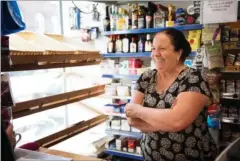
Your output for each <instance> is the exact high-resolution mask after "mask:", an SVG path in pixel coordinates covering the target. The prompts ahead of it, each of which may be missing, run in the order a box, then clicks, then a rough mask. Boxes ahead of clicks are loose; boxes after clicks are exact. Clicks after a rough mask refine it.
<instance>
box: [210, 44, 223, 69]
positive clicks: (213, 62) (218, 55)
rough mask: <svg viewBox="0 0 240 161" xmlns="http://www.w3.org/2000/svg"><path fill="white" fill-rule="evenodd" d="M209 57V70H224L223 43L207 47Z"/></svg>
mask: <svg viewBox="0 0 240 161" xmlns="http://www.w3.org/2000/svg"><path fill="white" fill-rule="evenodd" d="M206 47H207V57H208V69H215V68H220V69H223V68H224V63H223V55H222V50H221V43H220V42H215V43H210V44H207V45H206Z"/></svg>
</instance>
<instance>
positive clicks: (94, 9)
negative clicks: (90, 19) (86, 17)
mask: <svg viewBox="0 0 240 161" xmlns="http://www.w3.org/2000/svg"><path fill="white" fill-rule="evenodd" d="M72 3H73V5H74V6H75V7H76V8H77V9H78V10H79V11H80V12H82V13H84V14H91V13H93V12H94V11H96V10H97V6H98V3H97V4H96V5H95V4H93V10H92V11H91V12H84V11H82V10H81V9H80V8H78V7H77V5H76V4H75V3H74V1H72Z"/></svg>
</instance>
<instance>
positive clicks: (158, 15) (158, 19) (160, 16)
mask: <svg viewBox="0 0 240 161" xmlns="http://www.w3.org/2000/svg"><path fill="white" fill-rule="evenodd" d="M165 23H166V13H165V12H164V11H162V10H161V8H160V5H157V11H156V12H155V13H154V28H160V27H165Z"/></svg>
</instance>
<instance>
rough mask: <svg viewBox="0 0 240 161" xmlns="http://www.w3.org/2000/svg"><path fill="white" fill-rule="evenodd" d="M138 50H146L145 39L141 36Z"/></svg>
mask: <svg viewBox="0 0 240 161" xmlns="http://www.w3.org/2000/svg"><path fill="white" fill-rule="evenodd" d="M138 52H144V40H143V38H140V39H139V41H138Z"/></svg>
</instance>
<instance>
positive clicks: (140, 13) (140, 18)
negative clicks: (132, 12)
mask: <svg viewBox="0 0 240 161" xmlns="http://www.w3.org/2000/svg"><path fill="white" fill-rule="evenodd" d="M143 28H145V15H144V12H143V9H141V8H140V6H139V7H138V29H143Z"/></svg>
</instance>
